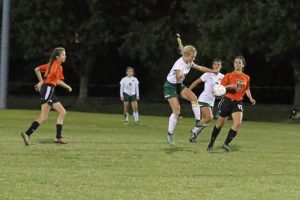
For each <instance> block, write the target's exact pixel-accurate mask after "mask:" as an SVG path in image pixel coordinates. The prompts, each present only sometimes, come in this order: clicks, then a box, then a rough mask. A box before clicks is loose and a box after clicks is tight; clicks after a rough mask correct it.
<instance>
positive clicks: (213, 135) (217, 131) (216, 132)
mask: <svg viewBox="0 0 300 200" xmlns="http://www.w3.org/2000/svg"><path fill="white" fill-rule="evenodd" d="M220 131H221V128H217V127H216V126H215V127H214V130H213V131H212V133H211V138H210V143H212V144H213V143H214V142H215V140H216V139H217V137H218V135H219V133H220Z"/></svg>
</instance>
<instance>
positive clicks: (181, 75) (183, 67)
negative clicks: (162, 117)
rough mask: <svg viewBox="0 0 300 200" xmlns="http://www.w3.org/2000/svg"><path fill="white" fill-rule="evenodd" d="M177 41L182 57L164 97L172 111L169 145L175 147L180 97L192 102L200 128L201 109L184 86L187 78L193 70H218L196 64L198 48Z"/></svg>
mask: <svg viewBox="0 0 300 200" xmlns="http://www.w3.org/2000/svg"><path fill="white" fill-rule="evenodd" d="M177 41H178V44H179V47H180V49H181V54H182V57H180V58H179V59H178V60H177V61H176V62H175V64H174V65H173V67H172V69H171V71H170V72H169V74H168V76H167V80H166V82H165V84H164V96H165V99H167V100H168V102H169V104H170V107H171V109H172V114H171V116H170V118H169V125H168V133H167V143H168V144H170V145H174V139H173V132H174V129H175V126H176V123H177V119H178V117H179V115H180V104H179V100H178V96H179V95H180V96H181V97H182V98H184V99H186V100H188V101H189V102H191V104H192V110H193V112H194V115H195V119H196V127H199V126H200V107H199V105H198V101H197V96H196V95H195V94H194V93H193V92H192V91H191V90H190V89H188V88H187V87H185V86H184V85H183V84H182V82H183V80H184V79H185V76H186V75H187V74H188V72H189V71H190V69H191V68H194V69H196V70H199V71H202V72H216V70H215V71H214V70H212V69H209V68H207V67H203V66H199V65H197V64H195V63H194V62H193V61H194V60H195V57H196V55H197V50H196V48H195V47H194V46H192V45H187V46H185V47H183V45H182V44H181V40H180V38H177Z"/></svg>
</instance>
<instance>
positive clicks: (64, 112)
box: [59, 110, 67, 117]
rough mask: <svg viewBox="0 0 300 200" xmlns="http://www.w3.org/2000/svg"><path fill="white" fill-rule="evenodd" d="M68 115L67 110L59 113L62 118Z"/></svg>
mask: <svg viewBox="0 0 300 200" xmlns="http://www.w3.org/2000/svg"><path fill="white" fill-rule="evenodd" d="M66 114H67V111H66V110H63V111H60V112H59V115H60V116H61V117H65V116H66Z"/></svg>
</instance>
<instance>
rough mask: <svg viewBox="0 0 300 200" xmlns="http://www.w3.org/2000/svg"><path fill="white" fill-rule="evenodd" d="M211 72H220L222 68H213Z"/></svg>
mask: <svg viewBox="0 0 300 200" xmlns="http://www.w3.org/2000/svg"><path fill="white" fill-rule="evenodd" d="M211 72H212V73H219V72H220V69H213V70H212V71H211Z"/></svg>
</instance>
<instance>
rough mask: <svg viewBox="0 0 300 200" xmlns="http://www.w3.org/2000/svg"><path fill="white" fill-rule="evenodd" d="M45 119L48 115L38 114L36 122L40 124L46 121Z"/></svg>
mask: <svg viewBox="0 0 300 200" xmlns="http://www.w3.org/2000/svg"><path fill="white" fill-rule="evenodd" d="M47 119H48V116H40V117H39V120H38V122H39V124H42V123H44V122H45V121H47Z"/></svg>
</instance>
